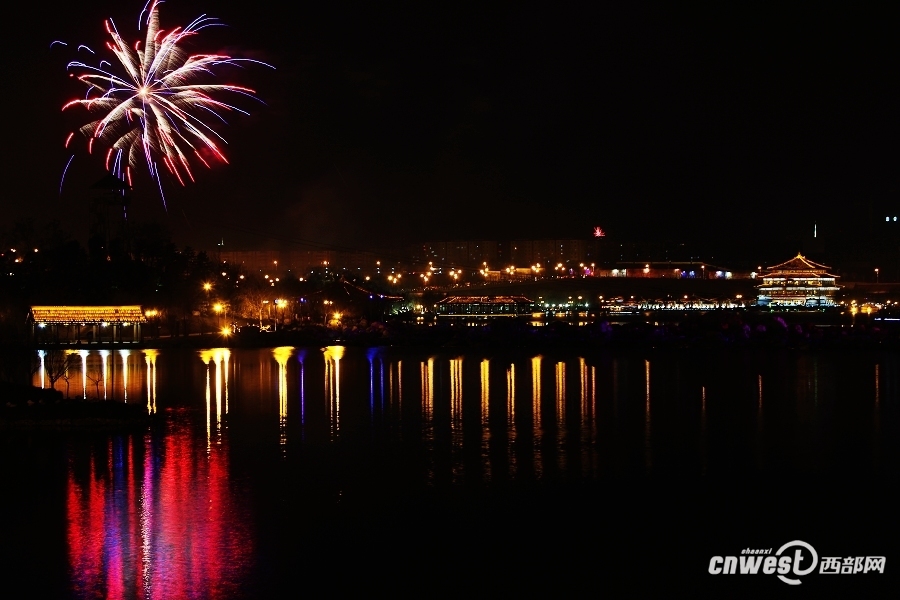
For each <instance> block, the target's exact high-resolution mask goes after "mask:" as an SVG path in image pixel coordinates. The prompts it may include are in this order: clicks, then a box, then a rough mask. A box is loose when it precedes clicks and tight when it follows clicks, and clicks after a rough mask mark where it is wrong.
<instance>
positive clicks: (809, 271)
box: [765, 253, 838, 278]
mask: <svg viewBox="0 0 900 600" xmlns="http://www.w3.org/2000/svg"><path fill="white" fill-rule="evenodd" d="M830 269H831V267H827V266H825V265H821V264H819V263H817V262H813V261H811V260H809V259H808V258H806V257H805V256H803V255H802V254H799V253H798V254H797V256H795V257H794V258H792V259H790V260H788V261H785V262H783V263H781V264H780V265H775V266H772V267H769V268H768V270H769V272H768V273H767V274H766V275H765V277H778V276H785V275H801V276H804V277H806V276H809V277H813V276H823V275H824V276H825V277H834V278H837V277H838V276H837V275H831V274H830V273H828V271H829V270H830Z"/></svg>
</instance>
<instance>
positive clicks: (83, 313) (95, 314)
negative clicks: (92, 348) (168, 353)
mask: <svg viewBox="0 0 900 600" xmlns="http://www.w3.org/2000/svg"><path fill="white" fill-rule="evenodd" d="M29 318H30V319H31V320H32V321H34V322H35V323H55V324H60V325H64V324H75V323H81V324H85V325H87V324H95V323H146V322H147V317H145V316H144V311H143V309H142V308H141V307H140V306H32V307H31V310H30V312H29Z"/></svg>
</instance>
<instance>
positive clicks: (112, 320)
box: [28, 306, 147, 345]
mask: <svg viewBox="0 0 900 600" xmlns="http://www.w3.org/2000/svg"><path fill="white" fill-rule="evenodd" d="M28 321H29V322H30V323H31V339H32V340H33V341H34V342H35V343H36V344H38V345H48V344H52V345H56V344H137V343H140V342H141V341H142V340H143V337H142V331H141V325H142V324H144V323H146V322H147V317H146V316H145V315H144V311H143V309H142V308H141V307H140V306H32V307H31V310H29V312H28Z"/></svg>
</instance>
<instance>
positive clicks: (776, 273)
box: [756, 254, 841, 307]
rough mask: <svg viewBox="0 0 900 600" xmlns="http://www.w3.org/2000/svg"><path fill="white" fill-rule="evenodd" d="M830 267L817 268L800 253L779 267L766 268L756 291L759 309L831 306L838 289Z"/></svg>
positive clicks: (820, 266) (817, 266)
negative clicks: (762, 307)
mask: <svg viewBox="0 0 900 600" xmlns="http://www.w3.org/2000/svg"><path fill="white" fill-rule="evenodd" d="M830 269H831V267H826V266H825V265H820V264H818V263H814V262H813V261H811V260H809V259H808V258H806V257H805V256H803V255H802V254H797V256H795V257H794V258H792V259H791V260H789V261H787V262H783V263H781V264H780V265H775V266H774V267H769V269H768V271H769V272H768V273H767V274H765V275H763V283H762V285H760V286H759V287H758V288H757V289H758V290H759V295H758V296H757V300H756V302H757V304H759V305H760V306H798V307H800V306H802V307H822V306H834V304H835V302H834V296H835V294H836V293H837V291H838V290H840V289H841V288H840V286H838V285H837V283H836V282H837V278H838V276H837V275H832V274H830V273H829V272H828V271H829V270H830Z"/></svg>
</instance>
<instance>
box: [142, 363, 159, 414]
mask: <svg viewBox="0 0 900 600" xmlns="http://www.w3.org/2000/svg"><path fill="white" fill-rule="evenodd" d="M158 356H159V351H158V350H153V349H149V348H148V349H147V350H144V362H145V363H146V364H147V412H148V413H151V414H152V413H155V412H156V358H157V357H158Z"/></svg>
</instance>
